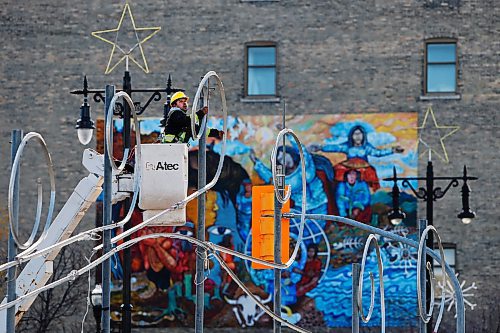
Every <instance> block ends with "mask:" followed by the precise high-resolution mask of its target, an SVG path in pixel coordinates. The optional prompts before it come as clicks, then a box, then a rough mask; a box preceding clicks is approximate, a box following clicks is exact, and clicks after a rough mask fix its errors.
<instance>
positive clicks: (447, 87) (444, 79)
mask: <svg viewBox="0 0 500 333" xmlns="http://www.w3.org/2000/svg"><path fill="white" fill-rule="evenodd" d="M455 74H456V72H455V65H428V66H427V91H428V92H455V84H456V77H455Z"/></svg>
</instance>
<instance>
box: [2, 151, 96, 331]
mask: <svg viewBox="0 0 500 333" xmlns="http://www.w3.org/2000/svg"><path fill="white" fill-rule="evenodd" d="M83 165H84V166H85V167H86V168H87V170H89V172H90V174H89V175H88V176H87V177H85V178H83V179H82V180H81V181H80V182H79V183H78V185H77V186H76V187H75V189H74V191H73V193H72V194H71V196H70V197H69V199H68V200H67V201H66V204H65V205H64V207H63V208H62V209H61V211H60V212H59V214H58V215H57V217H56V218H55V220H54V221H53V222H52V224H51V225H50V227H49V230H48V233H47V237H46V238H45V239H44V240H43V241H42V242H40V244H39V245H38V246H37V250H39V249H43V248H46V247H48V246H51V245H53V244H55V243H57V242H60V241H62V240H65V239H67V238H69V237H70V236H71V234H72V233H73V231H74V230H75V228H76V227H77V226H78V224H79V223H80V221H81V220H82V218H83V216H84V215H85V213H86V212H87V210H88V209H89V207H90V206H91V205H92V204H93V203H94V202H95V201H96V200H97V197H98V196H99V194H100V193H101V192H102V184H103V182H104V177H103V173H102V170H103V157H102V155H100V154H98V153H97V152H95V151H94V150H92V149H86V150H85V152H84V154H83ZM59 252H60V249H54V250H53V251H52V252H50V253H49V254H47V255H45V256H41V257H36V258H33V259H31V260H30V261H29V262H28V264H27V265H26V266H25V268H24V269H23V270H22V272H21V273H20V274H19V276H18V277H17V279H16V295H17V296H20V295H25V294H27V293H29V292H31V291H33V290H34V289H37V288H40V287H42V286H44V285H45V284H46V283H47V281H48V280H49V278H50V277H51V276H52V273H53V260H54V258H55V257H56V256H57V255H58V254H59ZM35 298H36V297H33V298H29V299H25V300H23V301H22V302H20V303H18V304H17V305H16V325H17V323H18V322H19V321H20V320H21V318H22V316H23V315H24V313H25V312H26V311H28V309H29V307H30V306H31V304H32V303H33V302H34V300H35ZM6 302H7V298H4V300H3V301H2V304H4V303H6ZM6 320H7V310H3V311H0V332H5V331H6V329H7V328H6V325H7V322H6Z"/></svg>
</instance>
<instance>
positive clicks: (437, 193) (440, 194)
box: [432, 178, 458, 200]
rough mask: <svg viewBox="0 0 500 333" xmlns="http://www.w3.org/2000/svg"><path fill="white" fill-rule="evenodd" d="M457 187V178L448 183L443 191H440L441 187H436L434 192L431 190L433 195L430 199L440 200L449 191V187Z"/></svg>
mask: <svg viewBox="0 0 500 333" xmlns="http://www.w3.org/2000/svg"><path fill="white" fill-rule="evenodd" d="M452 186H453V187H457V186H458V179H457V178H453V179H452V180H451V181H450V182H449V183H448V185H447V186H446V188H445V189H444V191H442V190H441V187H436V188H435V189H434V190H433V193H432V199H433V200H437V199H441V198H442V197H444V196H445V194H446V192H448V190H449V189H450V187H452Z"/></svg>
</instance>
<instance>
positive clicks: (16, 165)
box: [8, 132, 56, 253]
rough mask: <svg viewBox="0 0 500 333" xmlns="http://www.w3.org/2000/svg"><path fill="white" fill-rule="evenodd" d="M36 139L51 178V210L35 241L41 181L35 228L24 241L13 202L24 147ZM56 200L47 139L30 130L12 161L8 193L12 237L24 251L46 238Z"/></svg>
mask: <svg viewBox="0 0 500 333" xmlns="http://www.w3.org/2000/svg"><path fill="white" fill-rule="evenodd" d="M31 139H35V140H36V141H37V142H38V143H40V145H41V146H42V148H43V149H42V150H43V152H44V156H45V162H46V164H47V168H48V172H49V178H50V203H49V211H48V213H47V219H46V220H45V226H44V228H43V232H42V234H41V235H40V237H39V238H38V240H37V241H36V242H35V243H33V241H34V239H35V236H36V233H37V231H38V226H39V224H40V215H41V211H42V186H41V184H40V182H38V186H37V187H38V200H37V209H36V217H35V224H34V226H33V229H32V231H31V235H30V237H29V239H28V241H27V242H25V243H22V242H21V241H20V240H19V237H18V235H17V228H16V226H14V211H13V210H14V207H13V205H14V202H13V200H14V199H13V196H14V183H15V181H16V178H17V171H18V169H19V164H20V160H21V157H22V155H23V151H24V147H25V146H26V144H27V143H28V141H29V140H31ZM55 200H56V183H55V176H54V169H53V164H52V158H51V157H50V153H49V150H48V148H47V144H46V143H45V140H44V139H43V137H42V136H41V135H40V134H39V133H36V132H29V133H28V134H26V135H25V136H24V138H23V140H22V141H21V143H20V144H19V147H18V148H17V152H16V156H15V158H14V162H13V163H12V171H11V173H10V181H9V195H8V208H9V226H10V232H11V234H12V238H13V239H14V242H15V243H16V245H17V247H18V248H19V249H21V250H25V251H24V252H23V253H29V252H31V251H33V250H34V249H35V247H36V246H37V245H38V244H40V242H41V241H42V240H43V239H45V236H47V231H48V229H49V227H50V224H51V222H52V214H53V212H54V206H55Z"/></svg>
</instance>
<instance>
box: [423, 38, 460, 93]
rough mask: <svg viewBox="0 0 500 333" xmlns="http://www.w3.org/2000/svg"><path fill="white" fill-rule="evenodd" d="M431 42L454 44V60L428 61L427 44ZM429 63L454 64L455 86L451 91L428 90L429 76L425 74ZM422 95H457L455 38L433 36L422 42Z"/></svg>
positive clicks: (456, 45) (456, 49) (431, 43)
mask: <svg viewBox="0 0 500 333" xmlns="http://www.w3.org/2000/svg"><path fill="white" fill-rule="evenodd" d="M433 44H455V61H454V62H429V61H428V57H429V49H428V47H429V45H433ZM430 64H440V65H455V87H454V90H453V91H429V89H428V84H429V78H428V75H427V72H428V67H429V65H430ZM424 95H426V96H450V95H453V96H454V95H458V43H457V39H455V38H433V39H428V40H426V41H425V44H424Z"/></svg>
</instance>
